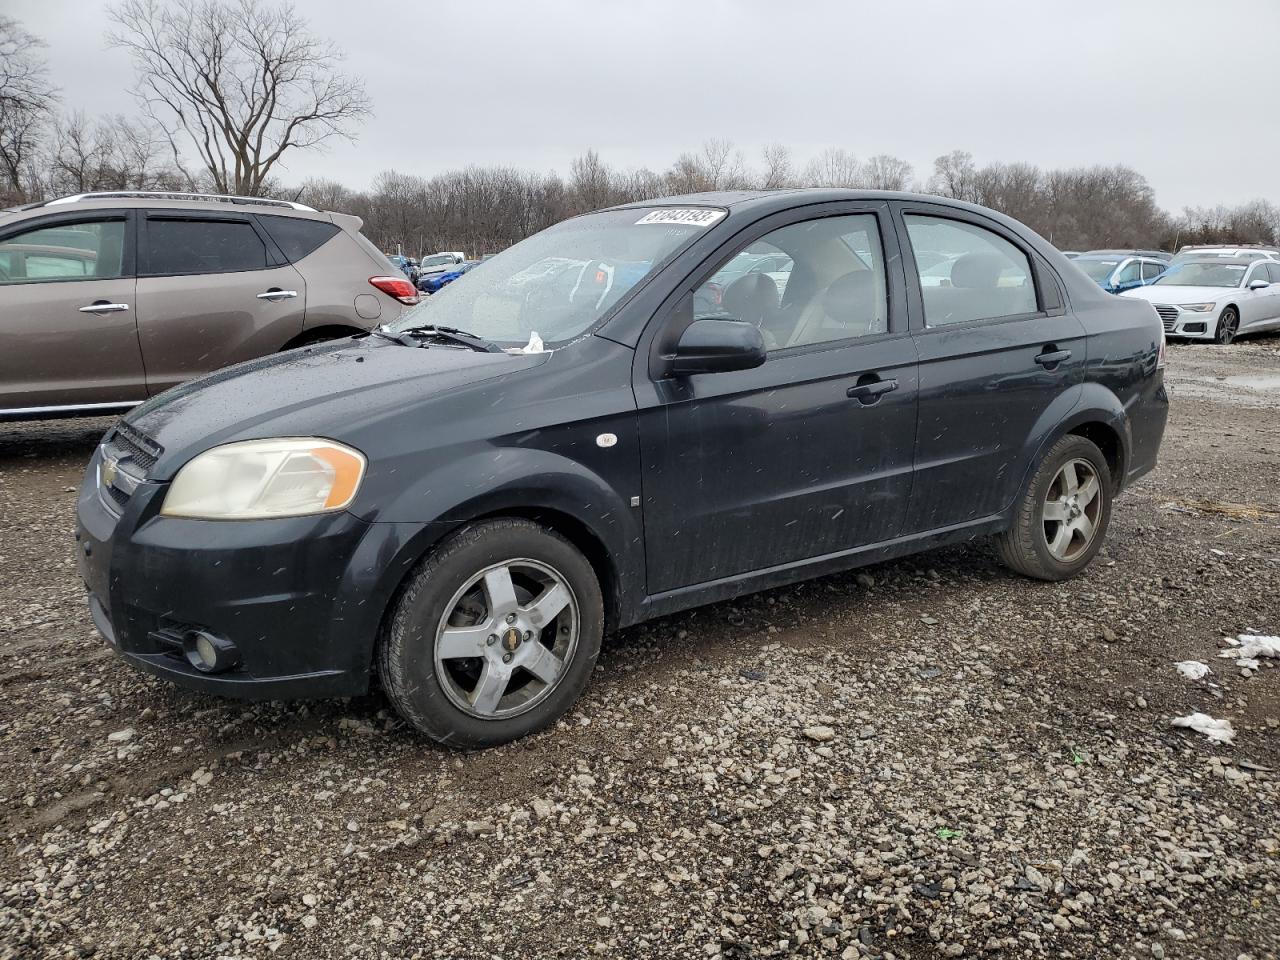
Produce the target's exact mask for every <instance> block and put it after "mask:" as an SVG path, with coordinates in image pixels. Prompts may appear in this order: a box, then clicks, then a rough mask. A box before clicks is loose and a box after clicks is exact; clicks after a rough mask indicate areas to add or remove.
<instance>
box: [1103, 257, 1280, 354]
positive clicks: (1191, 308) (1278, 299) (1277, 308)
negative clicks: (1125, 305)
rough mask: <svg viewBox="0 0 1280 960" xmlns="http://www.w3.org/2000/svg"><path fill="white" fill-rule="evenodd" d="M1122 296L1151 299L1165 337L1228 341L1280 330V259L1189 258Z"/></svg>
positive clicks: (1224, 342) (1216, 341) (1218, 341)
mask: <svg viewBox="0 0 1280 960" xmlns="http://www.w3.org/2000/svg"><path fill="white" fill-rule="evenodd" d="M1120 296H1122V297H1131V298H1133V299H1135V300H1146V301H1148V302H1149V303H1151V305H1152V306H1154V307H1155V309H1156V313H1158V314H1159V315H1160V321H1161V323H1163V324H1164V332H1165V335H1166V336H1169V337H1186V338H1188V339H1191V340H1212V341H1214V342H1215V343H1222V344H1227V343H1230V342H1231V341H1232V340H1234V339H1235V338H1236V337H1237V336H1239V335H1240V334H1244V333H1260V332H1262V331H1263V330H1280V261H1276V260H1271V259H1261V260H1259V259H1247V258H1245V257H1235V258H1228V257H1217V256H1208V257H1203V258H1200V259H1196V260H1184V261H1182V262H1181V263H1174V264H1172V265H1171V266H1170V267H1169V269H1168V270H1166V271H1165V272H1164V273H1163V274H1162V275H1161V276H1160V277H1158V278H1157V279H1156V280H1155V281H1153V282H1152V283H1151V284H1150V285H1149V286H1145V287H1138V288H1137V289H1135V290H1126V291H1125V292H1124V293H1122V294H1120Z"/></svg>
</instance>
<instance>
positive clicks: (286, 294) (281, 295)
mask: <svg viewBox="0 0 1280 960" xmlns="http://www.w3.org/2000/svg"><path fill="white" fill-rule="evenodd" d="M297 295H298V291H297V290H281V289H280V288H278V287H272V288H271V289H270V290H268V291H267V292H266V293H260V294H258V299H259V300H270V301H271V302H272V303H278V302H279V301H281V300H292V299H293V298H294V297H296V296H297Z"/></svg>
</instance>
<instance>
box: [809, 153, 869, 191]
mask: <svg viewBox="0 0 1280 960" xmlns="http://www.w3.org/2000/svg"><path fill="white" fill-rule="evenodd" d="M804 182H805V184H806V185H807V186H813V187H860V186H862V165H861V164H860V163H858V158H857V157H855V156H854V155H853V154H852V153H850V152H849V151H848V150H845V149H844V148H843V147H828V148H827V149H826V150H823V151H822V152H821V153H820V154H818V155H817V156H816V157H814V158H813V159H812V160H810V161H809V164H808V166H806V167H805V168H804Z"/></svg>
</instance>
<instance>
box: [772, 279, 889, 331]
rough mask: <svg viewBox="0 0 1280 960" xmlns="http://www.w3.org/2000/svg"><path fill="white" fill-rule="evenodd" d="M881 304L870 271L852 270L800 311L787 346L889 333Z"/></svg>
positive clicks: (874, 280)
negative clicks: (798, 320) (797, 321)
mask: <svg viewBox="0 0 1280 960" xmlns="http://www.w3.org/2000/svg"><path fill="white" fill-rule="evenodd" d="M883 304H884V301H883V298H882V297H881V296H880V295H879V293H878V292H877V289H876V275H875V273H874V272H873V271H871V270H852V271H850V272H849V273H846V274H844V275H843V276H840V277H837V278H836V279H835V280H833V281H831V283H829V284H828V285H827V287H826V289H825V290H823V291H822V293H821V295H819V296H817V297H815V298H814V299H813V301H812V302H811V303H810V304H809V305H808V306H807V307H805V309H804V312H803V313H802V314H801V316H800V322H799V323H798V324H796V328H795V330H794V331H793V332H792V334H791V338H790V339H789V340H788V342H787V345H788V346H796V345H799V344H805V343H820V342H823V341H826V340H843V339H845V338H846V337H866V336H871V335H873V334H876V333H884V332H885V331H886V330H888V329H889V327H888V320H887V317H886V316H885V312H884V305H883Z"/></svg>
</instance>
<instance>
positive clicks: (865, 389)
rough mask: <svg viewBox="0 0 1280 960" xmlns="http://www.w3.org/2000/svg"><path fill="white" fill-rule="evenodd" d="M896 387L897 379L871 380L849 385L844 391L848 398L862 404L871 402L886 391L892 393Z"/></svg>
mask: <svg viewBox="0 0 1280 960" xmlns="http://www.w3.org/2000/svg"><path fill="white" fill-rule="evenodd" d="M897 389H898V381H897V380H872V381H870V382H868V383H859V384H857V385H856V386H853V387H850V388H849V389H848V390H846V391H845V396H847V397H848V398H849V399H850V400H858V401H860V402H861V403H864V404H872V403H875V402H876V401H877V400H879V399H880V397H881V396H883V395H884V394H886V393H892V392H893V391H894V390H897Z"/></svg>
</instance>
